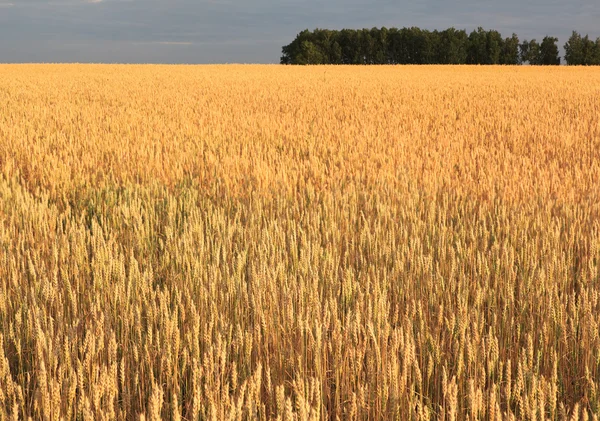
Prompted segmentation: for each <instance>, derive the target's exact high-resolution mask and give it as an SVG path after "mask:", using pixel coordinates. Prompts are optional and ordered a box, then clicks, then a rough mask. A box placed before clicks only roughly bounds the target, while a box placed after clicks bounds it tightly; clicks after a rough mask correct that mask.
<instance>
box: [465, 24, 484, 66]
mask: <svg viewBox="0 0 600 421" xmlns="http://www.w3.org/2000/svg"><path fill="white" fill-rule="evenodd" d="M487 51H488V47H487V32H486V31H485V30H484V29H483V28H482V27H481V26H480V27H479V28H477V30H476V31H472V32H471V33H470V34H469V47H468V49H467V64H487V62H488V53H487Z"/></svg>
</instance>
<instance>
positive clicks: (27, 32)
mask: <svg viewBox="0 0 600 421" xmlns="http://www.w3.org/2000/svg"><path fill="white" fill-rule="evenodd" d="M0 8H2V9H1V11H0V61H20V60H26V61H36V60H40V61H42V60H43V61H107V62H115V61H126V62H165V63H171V62H194V63H197V62H207V63H208V62H210V63H212V62H246V61H248V62H262V63H270V62H271V63H272V62H278V61H279V56H280V54H281V46H282V45H284V44H287V43H289V42H290V41H291V40H293V39H294V37H295V36H296V34H298V32H300V31H301V30H303V29H305V28H308V29H314V28H316V27H320V28H331V29H342V28H370V27H373V26H378V27H379V26H387V27H392V26H395V27H402V26H419V27H422V28H425V29H445V28H448V27H450V26H454V27H456V28H459V29H466V30H467V31H471V30H473V29H475V28H477V26H483V27H485V28H488V29H497V30H499V31H500V32H501V33H502V34H503V35H505V36H510V34H512V33H513V32H515V33H517V34H518V35H519V37H520V38H521V39H525V38H527V39H531V38H537V39H541V38H543V36H544V35H546V34H550V35H553V36H557V37H559V39H560V43H559V44H563V43H564V42H565V41H566V39H567V38H568V37H569V35H570V34H571V31H572V30H579V31H580V32H581V33H583V34H585V33H589V35H590V36H591V37H593V39H596V37H598V36H600V33H599V32H598V31H599V29H598V26H597V21H598V19H600V2H599V1H598V0H571V1H569V2H564V1H563V0H528V1H526V2H524V1H523V0H502V1H501V2H498V1H496V0H451V1H448V0H277V1H273V0H0ZM160 46H164V47H160ZM169 46H170V47H173V48H168V47H169Z"/></svg>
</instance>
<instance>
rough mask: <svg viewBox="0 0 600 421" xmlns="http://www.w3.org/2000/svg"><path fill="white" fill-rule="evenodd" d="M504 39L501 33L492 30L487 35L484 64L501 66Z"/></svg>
mask: <svg viewBox="0 0 600 421" xmlns="http://www.w3.org/2000/svg"><path fill="white" fill-rule="evenodd" d="M503 49H504V39H502V35H500V32H498V31H495V30H491V31H487V33H486V60H485V63H484V64H500V59H501V57H502V50H503Z"/></svg>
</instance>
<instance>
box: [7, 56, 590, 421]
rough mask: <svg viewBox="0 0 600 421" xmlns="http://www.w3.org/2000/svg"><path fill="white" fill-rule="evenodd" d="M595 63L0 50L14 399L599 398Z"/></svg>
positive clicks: (230, 414)
mask: <svg viewBox="0 0 600 421" xmlns="http://www.w3.org/2000/svg"><path fill="white" fill-rule="evenodd" d="M599 217H600V71H599V70H597V69H579V68H553V69H539V68H527V67H524V68H521V67H519V68H511V67H506V68H502V67H486V68H478V67H400V66H398V67H352V68H348V67H303V68H290V67H280V66H200V67H193V66H189V67H186V66H92V65H89V66H88V65H86V66H83V65H48V66H38V65H26V66H0V420H18V419H28V418H29V417H31V419H42V420H59V419H68V420H71V419H85V420H87V419H106V420H111V419H117V420H122V419H136V420H137V419H146V420H152V421H153V420H158V419H171V420H198V419H203V420H204V419H214V420H225V419H231V420H237V419H261V420H286V421H287V420H299V421H304V420H325V419H355V420H365V419H398V420H466V419H470V420H476V419H480V420H503V419H507V420H538V419H540V420H546V419H550V420H558V419H561V420H562V419H564V420H576V419H583V420H597V419H598V417H599V415H600V391H599V387H600V337H599V329H600V316H599V314H600V302H599V299H600V219H599Z"/></svg>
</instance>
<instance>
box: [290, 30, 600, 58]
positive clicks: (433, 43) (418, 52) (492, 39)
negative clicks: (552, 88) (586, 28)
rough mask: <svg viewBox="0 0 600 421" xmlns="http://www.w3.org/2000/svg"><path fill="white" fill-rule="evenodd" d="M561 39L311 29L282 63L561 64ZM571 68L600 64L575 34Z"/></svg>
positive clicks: (569, 46)
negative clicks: (540, 39) (559, 45)
mask: <svg viewBox="0 0 600 421" xmlns="http://www.w3.org/2000/svg"><path fill="white" fill-rule="evenodd" d="M557 43H558V38H556V37H551V36H546V37H544V39H543V40H542V42H541V43H540V42H538V41H537V40H535V39H532V40H530V41H528V40H524V41H522V42H521V41H520V40H519V37H518V36H517V34H512V36H510V37H508V38H504V37H502V35H501V34H500V32H498V31H496V30H485V29H483V28H481V27H479V28H477V29H476V30H474V31H472V32H471V33H467V31H466V30H464V29H463V30H457V29H455V28H448V29H446V30H443V31H437V30H435V31H429V30H425V29H420V28H417V27H412V28H401V29H398V28H385V27H382V28H372V29H358V30H355V29H342V30H341V31H338V30H329V29H315V30H314V31H309V30H308V29H306V30H304V31H302V32H300V33H299V34H298V35H297V36H296V38H295V39H294V40H293V41H292V42H291V43H290V44H288V45H285V46H283V47H282V53H283V54H282V56H281V64H513V65H515V64H523V63H529V64H532V65H558V64H560V57H559V51H558V45H557ZM565 60H566V61H567V63H568V64H577V65H590V64H600V38H598V39H597V40H596V41H595V42H594V41H592V40H591V39H589V37H588V36H587V35H586V36H585V37H582V36H581V35H580V34H579V33H577V32H575V31H574V32H573V35H572V36H571V38H569V41H568V42H567V43H566V44H565Z"/></svg>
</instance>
